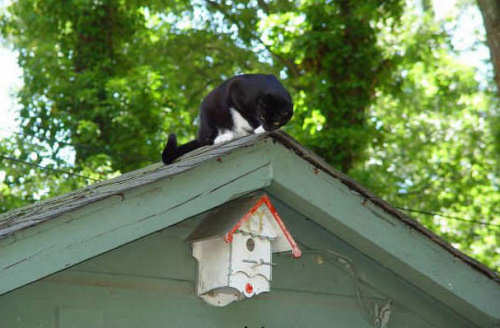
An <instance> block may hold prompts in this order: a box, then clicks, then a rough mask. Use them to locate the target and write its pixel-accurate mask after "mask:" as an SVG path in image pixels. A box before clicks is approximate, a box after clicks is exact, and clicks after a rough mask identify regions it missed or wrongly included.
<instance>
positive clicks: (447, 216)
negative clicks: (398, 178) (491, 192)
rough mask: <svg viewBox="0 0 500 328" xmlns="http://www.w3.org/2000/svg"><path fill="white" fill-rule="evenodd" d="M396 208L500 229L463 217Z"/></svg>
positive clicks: (499, 225) (491, 224) (497, 225)
mask: <svg viewBox="0 0 500 328" xmlns="http://www.w3.org/2000/svg"><path fill="white" fill-rule="evenodd" d="M396 208H397V209H398V210H402V211H407V212H414V213H420V214H424V215H432V216H434V215H437V216H440V217H443V218H447V219H451V220H457V221H463V222H467V223H469V224H480V225H485V226H495V227H500V224H495V223H486V222H482V221H478V220H467V219H464V218H461V217H456V216H450V215H444V214H441V213H436V212H429V211H422V210H416V209H413V208H405V207H397V206H396Z"/></svg>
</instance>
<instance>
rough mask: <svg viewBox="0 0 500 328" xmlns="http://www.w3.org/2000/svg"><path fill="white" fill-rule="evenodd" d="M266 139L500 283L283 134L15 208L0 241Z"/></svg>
mask: <svg viewBox="0 0 500 328" xmlns="http://www.w3.org/2000/svg"><path fill="white" fill-rule="evenodd" d="M264 138H272V139H273V140H274V141H276V142H279V143H281V144H282V145H284V146H285V147H287V148H289V149H292V150H293V151H294V152H295V153H296V154H297V155H298V156H300V157H302V158H303V159H305V160H307V161H308V162H310V163H311V164H313V165H314V166H315V167H317V168H318V169H321V170H323V171H325V172H327V173H328V174H329V175H331V176H332V177H334V178H336V179H338V180H340V181H341V182H342V183H343V184H345V185H346V186H348V187H349V188H350V189H351V190H353V191H356V192H359V193H360V194H361V195H363V196H364V197H365V199H366V200H367V201H371V202H372V203H373V204H376V205H377V206H379V207H380V208H381V209H383V210H384V211H386V212H388V213H389V214H391V215H393V216H395V217H396V218H398V219H399V220H401V221H402V222H404V223H405V224H407V225H409V226H411V227H412V228H414V229H416V230H417V231H419V232H420V233H422V234H423V235H424V236H426V237H428V238H429V239H430V240H432V241H433V242H435V243H437V244H439V245H440V246H441V247H443V248H444V249H445V250H447V251H448V252H450V253H451V254H453V255H454V256H456V257H458V258H460V259H461V260H462V261H464V262H465V263H467V264H468V265H470V266H472V267H473V268H474V269H476V270H478V271H479V272H481V273H483V274H485V275H486V276H488V277H490V278H491V279H494V280H496V281H498V282H500V278H499V277H498V275H497V274H496V273H495V272H494V271H493V270H491V269H490V268H488V267H487V266H485V265H484V264H482V263H481V262H479V261H477V260H475V259H473V258H471V257H470V256H468V255H466V254H464V253H463V252H461V251H460V250H458V249H456V248H454V247H453V246H451V245H450V244H449V243H447V242H446V241H444V240H443V239H442V238H441V237H439V236H438V235H436V234H435V233H434V232H432V231H431V230H429V229H427V228H425V227H424V226H423V225H422V224H420V223H419V222H417V221H416V220H414V219H412V218H410V217H409V216H407V215H406V214H404V213H402V212H401V211H399V210H397V209H396V208H394V207H393V206H391V205H390V204H389V203H388V202H386V201H384V200H383V199H381V198H379V197H377V196H375V195H374V194H372V193H371V192H370V191H369V190H368V189H366V188H365V187H363V186H362V185H360V184H359V183H357V182H356V181H354V180H353V179H351V178H350V177H349V176H347V175H345V174H343V173H342V172H340V171H338V170H335V169H334V168H333V167H331V166H330V165H329V164H328V163H326V162H325V161H324V160H323V159H322V158H321V157H319V156H318V155H316V154H314V153H313V152H312V151H310V150H308V149H307V148H305V147H303V146H302V145H301V144H299V143H298V142H297V141H296V140H295V139H293V138H292V137H291V136H289V135H288V134H286V133H285V132H283V131H278V132H271V133H266V134H255V135H251V136H248V137H244V138H240V139H237V140H233V141H230V142H228V143H225V144H223V145H215V146H208V147H203V148H201V149H199V150H197V151H194V152H191V153H189V154H187V155H186V156H184V157H182V158H181V160H179V161H177V162H175V163H173V164H171V165H168V166H165V165H163V164H162V163H157V164H153V165H150V166H147V167H145V168H143V169H139V170H135V171H131V172H128V173H126V174H123V175H121V176H119V177H116V178H114V179H110V180H106V181H102V182H99V183H96V184H93V185H90V186H88V187H86V188H83V189H79V190H76V191H74V192H70V193H68V194H64V195H61V196H58V197H54V198H51V199H48V200H45V201H41V202H37V203H34V204H31V205H28V206H25V207H21V208H18V209H14V210H11V211H8V212H6V213H3V214H1V215H0V238H3V237H5V236H6V235H8V234H12V233H14V232H16V231H18V230H21V229H25V228H28V227H30V226H33V225H37V224H40V223H42V222H44V221H47V220H50V219H52V218H54V217H57V216H58V215H60V214H62V213H65V212H68V211H71V210H74V209H77V208H79V207H82V206H85V205H87V204H90V203H93V202H96V201H99V200H102V199H105V198H108V197H113V196H120V195H121V193H123V192H124V191H126V190H129V189H133V188H136V187H139V186H142V185H145V184H149V183H152V182H155V181H159V180H161V179H164V178H166V177H170V176H174V175H177V174H180V173H183V172H185V171H188V170H190V169H192V168H194V167H196V166H198V165H200V164H201V163H202V162H204V161H206V160H209V159H212V158H214V157H218V156H221V155H224V154H227V153H230V152H231V151H234V150H235V149H238V148H244V147H251V146H254V145H255V144H257V143H258V142H259V141H260V140H262V139H264Z"/></svg>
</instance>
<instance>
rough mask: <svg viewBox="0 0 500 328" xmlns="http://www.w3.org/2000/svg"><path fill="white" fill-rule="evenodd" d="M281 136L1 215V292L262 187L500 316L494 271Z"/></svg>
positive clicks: (461, 301) (445, 292) (417, 279)
mask: <svg viewBox="0 0 500 328" xmlns="http://www.w3.org/2000/svg"><path fill="white" fill-rule="evenodd" d="M283 138H284V137H283V136H281V137H276V138H275V139H272V138H266V136H250V137H247V138H242V139H238V140H236V141H234V142H231V143H229V144H225V145H222V146H218V147H211V148H210V147H209V148H206V149H201V150H200V151H199V152H194V153H193V154H190V156H188V157H187V158H185V159H183V160H182V161H180V162H177V163H175V164H174V165H172V166H167V167H163V166H158V165H156V166H152V167H150V168H147V169H145V170H141V171H139V173H137V172H136V173H131V174H127V175H124V176H122V177H120V178H117V179H113V180H110V181H109V182H106V183H103V184H98V185H97V186H92V187H89V188H87V189H85V190H83V191H79V192H75V193H72V194H69V195H67V196H63V197H61V198H59V199H56V200H51V201H49V202H47V203H48V205H49V209H48V210H44V208H43V206H42V207H40V208H38V209H37V208H36V207H34V208H33V207H32V208H31V209H30V210H28V212H27V213H28V214H26V211H27V210H26V209H20V210H19V211H15V213H14V214H15V215H14V216H10V217H9V216H8V217H7V219H5V216H2V217H3V218H4V219H2V218H0V227H1V226H2V225H3V226H4V227H5V226H6V227H7V228H6V229H10V230H9V234H8V235H7V237H6V238H3V239H1V240H0V249H1V250H2V257H0V294H2V293H6V292H8V291H11V290H13V289H15V288H18V287H20V286H23V285H25V284H27V283H29V282H31V281H34V280H37V279H40V278H41V277H44V276H47V275H49V274H51V273H53V272H56V271H59V270H63V269H65V268H68V267H70V266H72V265H75V264H77V263H80V262H82V261H84V260H86V259H88V258H91V257H94V256H96V255H98V254H101V253H103V252H106V251H109V250H111V249H114V248H116V247H119V246H121V245H123V244H125V243H128V242H131V241H133V240H136V239H138V238H141V237H143V236H145V235H148V234H150V233H153V232H155V231H158V230H161V229H164V228H166V227H168V226H171V225H173V224H176V223H179V222H181V221H182V220H184V219H186V218H189V217H191V216H193V215H197V214H199V213H202V212H204V211H206V210H208V209H211V208H214V207H216V206H219V205H221V204H224V203H226V202H227V201H229V200H231V199H234V198H237V197H239V196H242V195H245V194H248V193H250V192H252V191H255V190H261V189H264V190H265V191H266V192H268V193H270V194H271V195H273V196H274V197H275V198H277V199H279V200H281V201H282V202H283V203H285V204H287V205H288V206H290V208H292V209H293V210H295V211H296V212H298V213H300V214H301V215H303V216H304V217H306V218H308V219H309V220H312V221H314V222H315V224H318V225H319V226H321V227H322V228H323V229H325V230H326V231H328V232H329V233H330V234H332V235H333V236H336V237H337V238H340V239H341V240H343V241H344V242H345V243H347V244H348V245H350V246H351V247H353V248H354V249H357V250H359V251H360V252H362V253H363V254H365V255H366V256H368V257H369V258H371V259H372V260H373V261H376V262H377V263H379V265H380V266H382V267H385V268H387V269H388V270H390V272H392V273H394V274H395V275H397V276H399V277H404V280H406V281H408V282H409V283H411V284H412V285H414V286H415V287H416V288H417V289H418V290H422V291H425V294H426V295H428V297H431V298H432V299H435V300H437V301H439V302H440V303H442V304H447V305H448V306H449V307H450V308H453V309H455V311H456V312H457V313H461V314H462V316H463V317H466V318H468V320H470V321H471V322H474V323H475V324H477V325H482V326H483V325H486V326H487V325H491V324H492V323H493V322H496V321H497V320H499V319H500V318H499V316H500V314H499V313H498V310H497V309H498V308H500V288H499V285H498V283H497V282H496V281H495V280H494V279H496V276H495V275H494V274H493V273H491V272H490V271H488V270H487V269H486V268H484V267H482V266H481V265H480V264H477V263H475V262H474V261H472V260H469V259H468V258H467V257H466V256H465V255H463V254H461V253H460V252H458V251H453V250H451V247H450V246H449V245H446V244H445V243H444V242H442V241H441V240H440V239H439V238H437V237H436V236H434V235H433V234H432V233H430V232H426V230H425V229H424V228H422V227H421V226H419V225H418V224H417V223H411V224H410V223H409V221H408V222H407V221H405V220H409V219H407V218H405V217H404V216H402V215H401V214H400V213H399V214H398V212H397V211H396V210H394V209H392V208H391V207H390V206H389V205H388V204H386V203H384V202H382V201H380V200H379V199H377V198H376V197H374V196H371V195H370V194H369V193H368V192H366V191H365V190H363V189H362V187H359V186H356V185H355V183H354V182H352V181H350V180H349V179H348V178H345V177H343V176H342V175H341V174H339V173H338V172H333V171H332V170H331V169H328V167H327V166H325V164H324V163H322V162H321V161H320V160H318V159H316V158H313V155H311V154H310V153H305V150H303V149H301V148H300V147H298V146H297V145H293V144H291V143H293V141H290V140H288V139H286V141H283V140H285V139H283ZM276 141H278V142H276ZM297 153H299V155H300V156H298V155H297ZM82 193H83V197H80V196H82ZM64 197H67V199H66V200H65V198H64ZM51 202H53V203H51ZM58 202H59V203H58ZM50 205H53V206H50ZM68 208H69V209H68ZM23 211H25V212H24V214H23ZM30 211H31V212H30ZM9 220H11V221H10V222H11V223H13V225H9ZM26 222H29V224H31V225H32V226H31V227H30V228H29V229H26V228H25V229H14V228H12V227H16V226H17V227H20V226H21V227H26V226H27V225H26V226H23V224H26ZM39 222H42V223H41V224H40V223H39ZM287 225H288V222H287ZM334 249H335V248H334ZM389 295H390V293H389Z"/></svg>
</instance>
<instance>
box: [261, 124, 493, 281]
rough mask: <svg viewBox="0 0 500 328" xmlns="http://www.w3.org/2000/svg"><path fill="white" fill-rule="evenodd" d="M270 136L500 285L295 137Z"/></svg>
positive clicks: (489, 271)
mask: <svg viewBox="0 0 500 328" xmlns="http://www.w3.org/2000/svg"><path fill="white" fill-rule="evenodd" d="M269 136H270V137H271V138H272V139H273V140H275V141H277V142H279V143H280V144H282V145H283V146H285V147H287V148H288V149H291V150H293V151H294V152H295V153H296V154H297V155H298V156H300V157H301V158H303V159H305V160H306V161H308V162H309V163H311V164H312V165H314V166H315V167H317V168H319V169H321V170H323V171H324V172H326V173H328V174H329V175H330V176H332V177H334V178H336V179H338V180H340V181H341V182H342V183H343V184H345V185H346V186H347V187H348V188H349V189H351V190H354V191H356V192H358V193H360V194H361V195H362V196H364V197H365V199H366V200H369V201H371V202H372V203H373V204H375V205H377V206H378V207H380V208H381V209H383V210H384V211H385V212H386V213H388V214H390V215H393V216H395V217H396V218H398V219H399V220H401V221H403V222H404V223H406V224H407V225H409V226H411V227H412V228H414V229H415V230H417V231H419V232H420V233H422V234H423V235H424V236H426V237H427V238H429V239H431V241H433V242H435V243H437V244H438V245H439V246H441V247H442V248H444V249H445V250H446V251H448V252H449V253H451V254H452V255H453V256H455V257H458V258H459V259H460V260H462V261H463V262H465V263H466V264H468V265H469V266H471V267H472V268H474V269H475V270H477V271H480V272H482V273H483V274H485V275H486V276H487V277H488V278H490V279H492V280H493V281H495V282H497V283H499V284H500V277H499V276H498V274H497V273H496V272H495V271H493V270H492V269H490V268H489V267H487V266H486V265H484V264H483V263H481V262H479V261H477V260H476V259H474V258H472V257H470V256H468V255H467V254H465V253H463V252H461V251H460V250H458V249H456V248H454V247H453V246H451V245H450V244H449V243H448V242H447V241H445V240H444V239H443V238H441V237H440V236H438V235H437V234H435V233H434V232H432V231H431V230H429V229H427V228H426V227H424V226H423V225H422V224H420V223H419V222H418V221H416V220H415V219H412V218H411V217H409V216H408V215H406V214H404V213H402V212H401V211H399V210H397V209H396V208H394V207H392V206H391V205H390V204H389V203H388V202H386V201H384V200H383V199H381V198H379V197H377V196H375V195H374V194H373V193H371V192H370V191H369V190H368V189H366V188H365V187H363V186H362V185H361V184H359V183H358V182H356V181H354V180H353V179H352V178H350V177H349V176H347V175H345V174H344V173H342V172H340V171H337V170H336V169H334V168H333V167H332V166H331V165H330V164H328V163H327V162H326V161H325V160H324V159H322V158H321V157H320V156H318V155H316V154H315V153H314V152H312V151H311V150H309V149H307V148H305V147H304V146H302V145H301V144H300V143H298V142H297V141H296V140H295V139H294V138H293V137H291V136H290V135H289V134H287V133H286V132H283V131H280V130H279V131H275V132H271V133H269Z"/></svg>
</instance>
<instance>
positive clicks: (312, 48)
mask: <svg viewBox="0 0 500 328" xmlns="http://www.w3.org/2000/svg"><path fill="white" fill-rule="evenodd" d="M424 4H427V7H429V2H428V1H424ZM427 12H430V11H429V10H427ZM0 27H1V32H2V35H3V36H4V37H6V38H8V39H9V40H10V42H11V43H12V44H13V46H14V47H15V48H16V49H17V50H18V52H19V55H20V57H19V58H20V65H21V66H22V68H23V71H24V87H23V89H22V90H21V92H20V93H19V99H20V102H21V105H22V110H21V113H20V116H21V118H20V125H21V126H22V129H23V131H22V134H23V139H22V141H19V142H16V143H10V142H7V141H1V142H0V145H2V147H3V150H2V152H3V153H2V154H4V153H5V154H7V155H9V154H10V155H11V154H12V153H15V154H17V155H16V156H17V157H16V158H19V159H22V160H31V161H35V162H36V163H38V164H40V165H44V166H45V165H48V166H49V167H50V168H51V169H60V170H65V171H68V170H69V171H70V173H72V174H79V175H85V176H87V175H91V176H92V177H94V176H97V177H102V178H106V177H107V176H109V175H110V174H117V173H119V172H126V171H128V170H132V169H136V168H139V167H142V166H144V165H146V164H149V163H152V162H157V161H159V158H160V152H161V149H162V147H163V145H164V142H165V138H166V136H167V135H168V133H169V132H176V133H177V134H178V136H179V137H180V142H184V141H187V140H188V139H191V138H193V136H194V133H195V130H196V115H197V109H198V105H199V103H200V101H201V99H202V97H203V96H204V95H205V94H206V93H207V92H209V91H210V90H211V89H212V88H214V87H215V86H216V85H218V84H219V83H220V82H222V81H223V80H224V79H226V78H227V77H229V76H231V75H233V74H238V73H242V72H249V73H252V72H267V73H273V74H275V75H277V76H279V77H280V78H281V80H282V81H283V83H284V84H285V85H286V86H287V87H288V88H289V89H290V91H291V93H292V95H293V98H294V103H295V114H294V117H293V119H292V121H291V122H290V123H289V124H288V125H287V126H286V127H285V129H286V130H287V131H288V132H289V133H291V134H292V135H293V136H294V137H296V138H297V139H298V140H299V141H300V142H301V143H303V144H304V145H306V146H307V147H310V148H312V149H313V150H314V151H315V152H317V153H318V154H319V155H321V156H322V157H324V158H325V159H326V160H327V161H328V162H329V163H330V164H332V165H333V166H335V167H337V168H339V169H341V170H342V171H344V172H346V173H349V174H350V175H352V176H354V177H356V178H357V179H358V180H361V181H362V182H363V183H364V184H365V185H367V187H368V188H370V189H372V190H374V191H375V192H376V193H377V194H378V195H380V196H382V197H383V198H385V199H387V200H389V201H390V202H391V203H393V204H395V205H396V206H398V207H401V208H409V209H412V210H417V211H420V212H440V213H441V214H442V215H446V216H449V217H450V218H448V219H445V218H444V217H443V216H437V215H435V216H428V215H425V214H422V213H418V212H414V214H413V215H414V216H415V217H416V218H417V219H418V220H419V221H420V222H422V223H424V224H425V225H426V226H428V227H429V228H431V229H433V230H434V231H436V232H438V233H441V234H442V235H443V236H444V237H445V238H447V239H448V240H449V241H450V242H452V243H454V245H455V246H457V247H460V248H462V250H464V251H466V252H468V253H469V254H472V255H475V256H477V257H478V258H480V259H482V260H483V261H486V263H489V264H491V265H498V264H499V261H500V260H499V257H498V254H496V253H495V247H496V246H495V244H496V243H498V229H497V230H494V229H496V228H495V227H496V226H495V225H497V224H500V222H498V213H497V212H496V211H497V210H496V208H495V204H497V203H498V202H499V199H498V194H499V192H498V190H499V182H498V177H499V174H498V171H495V165H497V164H495V163H498V161H497V162H496V161H495V157H496V155H495V154H496V153H495V150H494V142H493V140H494V136H495V133H498V132H497V131H498V129H495V128H494V127H495V124H494V123H491V124H487V123H488V122H494V121H495V120H494V118H495V117H497V118H498V117H499V116H498V113H497V112H495V108H498V106H496V104H495V101H496V100H495V99H494V98H492V97H491V94H489V93H488V92H487V90H483V89H482V88H481V87H480V85H479V84H478V83H477V82H476V81H475V77H474V74H473V72H472V70H471V68H470V67H466V66H464V65H462V64H459V63H458V62H457V61H456V60H454V50H453V48H452V47H451V46H450V40H449V37H448V35H447V33H446V32H445V30H444V29H443V28H442V27H441V25H440V24H438V23H436V22H435V19H434V18H433V17H432V15H429V13H426V12H422V11H421V10H420V11H419V10H416V9H414V8H413V7H411V6H404V4H403V1H401V0H366V1H357V0H339V1H333V2H332V1H326V0H324V1H321V0H320V1H318V0H314V1H313V0H301V1H287V0H278V1H263V0H259V1H244V0H233V1H231V2H228V1H216V0H207V1H201V0H197V1H192V2H190V1H187V0H177V1H170V2H163V1H154V0H152V1H150V2H138V1H134V0H125V1H123V0H106V1H94V0H79V1H71V2H61V1H57V0H46V1H43V2H39V1H35V0H17V1H15V2H13V3H12V4H11V5H10V7H9V11H8V13H7V14H5V15H4V16H2V17H1V19H0ZM497 140H498V139H497ZM497 146H498V147H500V142H497ZM499 149H500V148H499ZM68 152H69V153H73V154H74V155H75V160H74V161H72V160H70V161H68V160H67V159H66V158H65V156H64V154H65V153H66V154H67V153H68ZM18 164H19V163H14V162H11V163H10V164H8V165H7V164H5V166H4V167H3V168H1V169H0V172H6V176H7V175H8V177H6V178H5V179H4V180H3V185H2V188H3V189H0V194H2V195H4V197H5V195H9V196H8V197H10V198H9V199H10V200H9V205H6V206H5V207H4V208H2V210H6V209H8V208H10V207H12V206H18V205H19V204H21V203H23V202H29V201H34V200H37V199H38V198H41V197H47V196H51V195H54V194H56V193H59V192H63V191H65V190H68V189H72V188H76V187H78V186H81V185H82V184H84V183H86V182H89V181H85V179H84V178H81V177H79V176H75V175H69V176H68V174H65V173H61V172H60V171H59V173H57V174H49V173H47V171H45V170H43V171H40V170H38V169H35V170H29V171H28V170H26V167H24V169H23V168H22V167H20V166H19V165H18ZM23 165H25V164H23ZM497 167H498V166H497ZM53 172H55V171H53ZM0 178H1V176H0ZM30 179H31V180H30ZM26 181H32V183H31V184H26ZM50 181H53V182H50ZM61 182H62V183H61ZM37 186H39V188H40V189H38V190H39V192H38V193H37V192H36V191H35V190H37ZM33 194H35V195H37V197H32V195H33ZM451 217H454V218H458V219H454V218H451ZM461 220H465V221H461Z"/></svg>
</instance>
